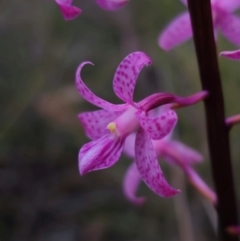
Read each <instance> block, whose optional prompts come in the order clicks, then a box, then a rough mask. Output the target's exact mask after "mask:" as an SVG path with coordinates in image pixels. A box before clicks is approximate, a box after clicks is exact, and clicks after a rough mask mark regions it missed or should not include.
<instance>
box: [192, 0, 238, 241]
mask: <svg viewBox="0 0 240 241" xmlns="http://www.w3.org/2000/svg"><path fill="white" fill-rule="evenodd" d="M188 7H189V12H190V17H191V24H192V29H193V36H194V43H195V48H196V53H197V60H198V66H199V72H200V78H201V84H202V88H203V90H206V91H208V93H209V96H208V98H207V99H206V100H205V101H204V103H205V112H206V123H207V136H208V145H209V153H210V159H211V166H212V175H213V179H214V184H215V187H216V194H217V199H218V202H217V205H216V206H215V207H216V210H217V213H218V220H219V235H220V240H222V241H237V240H238V238H237V237H234V236H231V235H230V234H229V233H228V232H226V228H227V227H229V226H231V225H237V224H238V217H237V208H236V199H235V192H234V184H233V173H232V166H231V155H230V146H229V133H228V130H229V128H228V126H227V125H226V123H225V113H224V100H223V93H222V86H221V79H220V73H219V69H218V62H217V53H216V46H215V40H214V33H213V23H212V13H211V5H210V0H188Z"/></svg>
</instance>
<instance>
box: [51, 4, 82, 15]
mask: <svg viewBox="0 0 240 241" xmlns="http://www.w3.org/2000/svg"><path fill="white" fill-rule="evenodd" d="M55 2H56V3H57V4H58V6H59V8H60V10H61V12H62V15H63V17H64V19H65V20H72V19H74V18H76V17H77V16H78V15H80V14H81V12H82V10H81V9H80V8H78V7H75V6H72V5H71V4H72V0H55Z"/></svg>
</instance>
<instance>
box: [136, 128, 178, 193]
mask: <svg viewBox="0 0 240 241" xmlns="http://www.w3.org/2000/svg"><path fill="white" fill-rule="evenodd" d="M135 155H136V165H137V168H138V171H139V173H140V175H141V177H142V179H143V181H144V182H145V183H146V184H147V186H148V187H149V188H151V189H152V190H153V191H154V192H155V193H157V194H158V195H159V196H162V197H171V196H173V195H175V194H177V193H179V192H180V191H179V190H175V189H173V188H172V187H171V186H170V185H169V184H168V183H167V181H166V179H165V177H164V175H163V172H162V170H161V168H160V166H159V164H158V159H157V156H156V153H155V152H154V149H153V145H152V142H151V140H150V138H149V136H148V135H147V134H146V133H145V131H144V130H143V129H142V128H140V129H139V131H138V133H137V136H136V144H135Z"/></svg>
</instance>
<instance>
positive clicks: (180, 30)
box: [158, 0, 240, 51]
mask: <svg viewBox="0 0 240 241" xmlns="http://www.w3.org/2000/svg"><path fill="white" fill-rule="evenodd" d="M181 1H182V2H183V3H184V4H185V5H186V6H187V0H181ZM211 6H212V16H213V25H214V30H215V31H216V30H217V29H218V30H220V32H221V33H222V34H223V35H224V36H225V37H226V38H227V39H228V40H229V41H230V42H232V43H234V44H235V45H237V46H240V28H239V26H240V18H239V17H237V16H235V15H233V14H232V12H233V11H235V10H236V9H237V8H239V6H240V1H239V0H211ZM215 36H216V34H215ZM190 37H192V28H191V21H190V16H189V13H188V12H184V13H182V14H180V15H179V16H178V17H176V18H175V19H174V20H173V21H172V22H171V23H170V24H169V25H168V26H167V27H166V28H165V29H164V30H163V32H162V33H161V34H160V35H159V38H158V44H159V46H160V47H161V48H162V49H164V50H166V51H167V50H170V49H172V48H174V47H176V46H177V45H179V44H181V43H183V42H185V41H186V40H188V39H189V38H190Z"/></svg>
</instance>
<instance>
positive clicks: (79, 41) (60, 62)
mask: <svg viewBox="0 0 240 241" xmlns="http://www.w3.org/2000/svg"><path fill="white" fill-rule="evenodd" d="M75 3H76V5H78V6H80V7H81V8H82V9H83V13H82V15H81V16H80V17H79V18H77V19H76V20H74V21H71V22H65V21H64V20H63V18H62V17H61V14H60V12H59V9H58V8H57V6H56V4H55V3H54V1H44V0H31V1H29V0H22V1H17V0H12V1H6V0H3V1H1V2H0V9H1V14H0V35H1V37H0V56H1V57H0V96H1V97H0V98H1V102H0V111H1V119H0V141H1V144H0V195H1V196H0V240H4V241H8V240H9V241H15V240H16V241H28V240H34V241H42V240H44V241H76V240H78V241H79V240H81V241H123V240H124V241H158V240H161V241H165V240H167V241H174V240H181V241H191V240H194V241H200V240H206V241H207V240H211V241H213V240H216V232H215V226H216V220H215V211H214V209H213V208H212V207H211V205H210V204H209V203H208V202H207V201H205V200H204V199H203V198H202V197H201V196H200V195H199V194H198V193H197V192H196V190H194V189H193V188H192V187H191V186H190V185H189V184H188V183H186V181H185V177H184V176H183V174H182V173H181V171H180V170H178V169H176V168H174V167H170V168H169V166H167V165H165V163H164V162H161V163H162V165H161V166H162V168H163V169H164V171H165V173H166V176H167V179H168V180H169V181H170V183H171V184H172V185H173V186H175V187H177V188H181V189H182V193H181V194H180V195H178V196H177V197H175V198H171V199H163V198H160V197H158V196H157V195H155V194H154V193H152V192H151V191H150V190H149V189H148V188H147V187H146V186H145V185H142V186H141V189H140V191H139V193H141V195H144V196H146V197H147V202H146V204H144V205H143V206H141V207H135V206H134V205H132V204H131V203H129V202H128V201H127V200H126V199H125V197H124V196H123V193H122V189H121V183H122V178H123V176H124V172H125V170H126V168H127V166H128V165H129V163H130V160H128V159H127V158H124V157H123V158H121V160H120V161H119V162H118V163H117V164H116V165H115V166H114V167H112V168H110V169H108V170H102V171H99V172H93V173H90V174H88V175H86V176H84V177H81V176H80V175H79V173H78V163H77V155H78V150H79V148H80V147H81V146H82V145H83V144H84V143H85V142H86V141H87V138H86V137H85V135H84V132H83V129H82V127H81V125H80V124H79V122H78V119H77V114H78V113H79V112H82V111H84V110H89V109H95V107H93V106H91V105H90V104H89V103H87V102H86V101H84V100H83V99H82V98H81V96H80V95H79V94H78V92H77V90H76V88H75V83H74V74H75V70H76V67H77V66H78V64H79V63H80V62H82V61H84V60H89V61H92V62H93V63H94V64H95V66H87V67H85V68H84V70H83V79H84V80H85V82H86V83H87V85H88V86H89V87H90V88H91V89H92V90H93V91H94V92H95V93H96V94H97V95H99V96H101V97H102V98H104V99H107V100H109V101H112V102H115V103H116V102H119V100H118V99H117V98H116V96H115V95H114V92H113V90H112V83H111V82H112V77H113V74H114V71H115V69H116V67H117V65H118V64H119V63H120V61H121V60H122V59H123V58H124V57H125V56H126V55H127V54H129V53H131V52H133V51H136V50H141V51H145V52H146V53H147V54H148V55H149V56H151V58H152V60H153V64H152V66H150V67H147V68H145V69H144V70H143V71H142V73H141V75H140V77H139V80H138V83H137V87H136V91H135V97H134V98H135V100H140V99H142V98H143V97H145V96H147V95H148V94H150V93H154V92H156V89H158V91H166V92H173V93H176V94H178V95H180V96H187V95H190V94H192V93H193V92H196V91H199V90H200V88H201V87H200V82H199V75H198V69H197V64H196V57H195V52H194V46H193V42H192V40H190V41H188V42H187V43H185V44H183V45H181V46H180V47H178V48H176V49H174V50H172V51H171V52H168V53H166V52H164V51H162V50H161V49H160V48H159V47H158V45H157V37H158V34H159V32H160V31H161V30H162V29H163V28H164V26H165V25H166V24H167V23H168V22H169V21H170V20H171V19H172V18H173V17H175V16H176V15H177V14H178V13H179V12H181V11H185V9H184V8H185V7H184V6H183V5H182V4H181V3H180V1H177V0H161V1H156V0H155V1H147V0H138V1H137V0H132V1H130V3H129V4H128V5H127V6H126V7H124V8H123V9H121V10H120V11H118V12H105V11H103V10H101V9H100V8H99V7H98V6H97V5H96V4H95V2H94V0H89V1H81V0H76V1H75ZM218 49H219V51H222V50H230V49H234V46H231V45H230V44H229V43H228V42H227V41H225V39H223V38H222V37H221V36H219V38H218ZM219 62H220V68H221V73H222V81H223V87H224V95H225V101H226V113H227V115H231V114H235V113H238V112H239V104H238V103H240V95H239V90H240V81H239V78H240V77H239V76H240V71H239V62H232V61H230V60H226V59H220V60H219ZM178 114H179V123H178V126H177V131H176V136H177V138H178V139H180V140H182V141H183V142H185V143H186V144H188V145H190V146H192V147H194V148H196V149H197V150H199V151H200V152H202V153H203V155H204V157H205V162H204V163H203V164H200V165H198V166H197V167H196V168H197V170H198V171H199V173H200V174H201V175H202V177H203V178H204V179H205V180H206V182H208V183H209V184H210V185H211V186H213V185H212V179H211V170H210V165H209V158H208V153H207V143H206V133H205V118H204V112H203V105H202V104H197V105H196V106H192V107H188V108H186V109H181V110H178ZM231 140H232V141H231V143H232V151H233V152H232V153H233V155H232V156H233V160H234V170H235V180H236V187H238V184H240V177H239V175H238V172H239V168H240V165H239V156H240V155H239V154H240V149H239V145H240V128H239V127H234V130H233V131H232V132H231ZM238 195H239V194H238ZM238 197H239V196H238Z"/></svg>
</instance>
